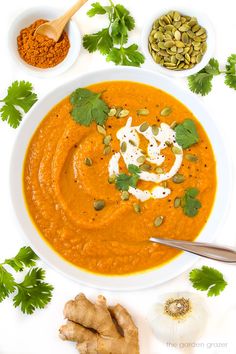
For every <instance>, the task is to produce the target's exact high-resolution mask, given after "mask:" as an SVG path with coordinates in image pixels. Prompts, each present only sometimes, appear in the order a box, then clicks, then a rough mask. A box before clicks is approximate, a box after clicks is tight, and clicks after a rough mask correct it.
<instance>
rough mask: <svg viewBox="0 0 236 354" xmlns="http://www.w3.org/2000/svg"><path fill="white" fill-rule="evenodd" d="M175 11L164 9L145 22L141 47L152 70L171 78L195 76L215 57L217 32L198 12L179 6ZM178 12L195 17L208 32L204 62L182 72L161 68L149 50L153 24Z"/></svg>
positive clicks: (206, 18) (203, 15) (207, 19)
mask: <svg viewBox="0 0 236 354" xmlns="http://www.w3.org/2000/svg"><path fill="white" fill-rule="evenodd" d="M174 8H175V9H174V10H173V9H170V8H169V7H167V8H164V9H162V10H160V11H158V12H156V13H155V14H154V15H152V16H150V18H149V19H148V20H147V21H145V26H144V27H143V30H142V34H141V46H142V50H143V52H144V54H145V57H146V58H147V60H148V62H149V63H150V64H151V66H152V70H156V71H159V72H160V73H161V74H163V75H167V76H170V77H177V78H178V77H179V78H180V77H187V76H190V75H193V74H196V73H197V72H199V71H200V70H201V69H203V68H204V67H205V66H206V65H207V64H208V62H209V60H210V59H211V58H212V57H213V55H214V50H215V32H214V29H213V26H212V24H211V22H210V20H209V18H208V17H207V16H206V15H205V14H203V13H200V12H198V11H195V10H192V9H188V8H181V7H178V6H174ZM175 10H176V11H178V12H180V13H181V14H184V15H186V16H194V17H196V18H197V20H198V22H199V24H200V25H201V26H202V27H204V28H205V29H206V31H207V50H206V52H205V53H204V55H203V57H202V60H201V61H200V63H198V64H197V65H195V66H194V67H193V68H191V69H187V70H180V71H174V70H169V69H166V68H164V67H163V66H161V65H160V64H157V63H155V62H154V60H153V58H152V56H151V54H150V52H149V49H148V36H149V34H150V32H151V29H152V25H153V22H154V21H155V20H156V19H158V18H159V17H160V16H162V15H165V14H166V13H167V12H169V11H175Z"/></svg>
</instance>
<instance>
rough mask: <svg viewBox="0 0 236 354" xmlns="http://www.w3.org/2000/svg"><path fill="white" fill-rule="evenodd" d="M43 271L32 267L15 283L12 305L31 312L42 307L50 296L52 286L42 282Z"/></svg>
mask: <svg viewBox="0 0 236 354" xmlns="http://www.w3.org/2000/svg"><path fill="white" fill-rule="evenodd" d="M44 278H45V271H44V270H43V269H41V268H32V269H31V270H30V271H29V272H28V273H27V274H26V276H25V278H24V280H23V281H22V282H21V283H16V287H17V294H16V295H15V296H14V298H13V303H14V306H15V307H17V306H20V308H21V311H22V312H23V313H27V314H32V313H33V312H34V311H35V309H36V308H40V309H42V308H44V307H45V306H46V305H47V304H48V303H49V302H50V300H51V298H52V290H53V286H52V285H50V284H47V283H45V282H43V280H44Z"/></svg>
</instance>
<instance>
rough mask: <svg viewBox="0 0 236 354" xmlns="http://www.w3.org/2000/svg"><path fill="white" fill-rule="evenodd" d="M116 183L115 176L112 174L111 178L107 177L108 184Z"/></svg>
mask: <svg viewBox="0 0 236 354" xmlns="http://www.w3.org/2000/svg"><path fill="white" fill-rule="evenodd" d="M115 181H116V175H115V174H112V175H111V176H109V177H108V183H110V184H112V183H115Z"/></svg>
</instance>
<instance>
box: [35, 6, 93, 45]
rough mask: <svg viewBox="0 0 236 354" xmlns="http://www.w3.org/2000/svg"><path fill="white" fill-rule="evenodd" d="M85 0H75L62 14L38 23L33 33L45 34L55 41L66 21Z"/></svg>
mask: <svg viewBox="0 0 236 354" xmlns="http://www.w3.org/2000/svg"><path fill="white" fill-rule="evenodd" d="M86 1H87V0H79V1H77V2H76V4H75V5H74V6H72V7H71V8H70V9H69V10H68V11H67V12H66V13H65V14H64V15H62V16H60V17H58V18H57V19H55V20H52V21H49V22H45V23H43V24H42V25H40V26H39V27H38V28H37V29H36V31H35V34H41V35H44V36H47V37H48V38H51V39H53V40H54V41H55V42H57V41H58V40H59V38H60V37H61V34H62V32H63V30H64V28H65V26H66V24H67V22H68V21H69V20H70V18H71V17H72V16H73V15H74V14H75V13H76V12H77V11H78V10H79V9H80V8H81V6H82V5H83V4H84V3H85V2H86Z"/></svg>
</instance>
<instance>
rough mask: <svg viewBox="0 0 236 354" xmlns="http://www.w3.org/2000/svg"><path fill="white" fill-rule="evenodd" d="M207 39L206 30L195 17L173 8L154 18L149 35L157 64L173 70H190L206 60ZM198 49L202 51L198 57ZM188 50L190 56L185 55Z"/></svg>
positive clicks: (152, 52)
mask: <svg viewBox="0 0 236 354" xmlns="http://www.w3.org/2000/svg"><path fill="white" fill-rule="evenodd" d="M206 40H207V33H206V30H205V28H203V27H201V26H200V25H199V24H198V21H197V19H196V18H195V17H191V16H185V15H182V14H180V13H179V12H178V11H171V12H169V13H168V14H165V15H163V16H161V17H160V18H158V19H157V20H156V21H154V23H153V26H152V30H151V32H150V34H149V37H148V47H149V51H150V53H151V55H152V57H153V60H154V61H155V62H156V63H157V64H160V65H162V66H164V67H165V68H167V69H169V70H187V69H190V68H192V67H194V66H195V65H196V64H197V63H199V62H200V61H201V60H202V55H203V54H204V53H205V51H206ZM194 51H199V52H200V54H201V55H199V56H198V57H197V59H196V58H195V57H194V55H195V53H193V52H194ZM187 52H188V54H189V56H190V58H185V57H184V54H186V53H187ZM177 54H178V55H177ZM181 54H183V56H180V55H181ZM179 61H181V63H179ZM182 62H183V63H182Z"/></svg>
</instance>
